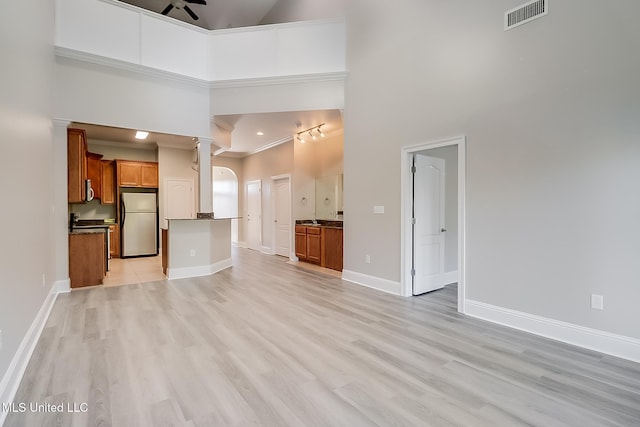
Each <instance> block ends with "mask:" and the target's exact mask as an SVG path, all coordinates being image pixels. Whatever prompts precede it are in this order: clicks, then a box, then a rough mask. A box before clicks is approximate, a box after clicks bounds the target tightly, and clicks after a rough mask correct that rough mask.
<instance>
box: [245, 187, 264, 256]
mask: <svg viewBox="0 0 640 427" xmlns="http://www.w3.org/2000/svg"><path fill="white" fill-rule="evenodd" d="M261 190H262V183H261V182H260V180H258V181H249V182H248V183H247V246H248V247H249V249H254V250H256V251H259V250H260V247H261V245H262V226H261V222H262V200H261Z"/></svg>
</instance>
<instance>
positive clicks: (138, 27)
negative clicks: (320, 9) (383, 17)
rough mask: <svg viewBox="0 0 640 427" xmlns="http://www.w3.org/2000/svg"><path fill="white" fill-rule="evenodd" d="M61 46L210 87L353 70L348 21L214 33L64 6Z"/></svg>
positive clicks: (106, 3) (117, 7)
mask: <svg viewBox="0 0 640 427" xmlns="http://www.w3.org/2000/svg"><path fill="white" fill-rule="evenodd" d="M55 43H56V46H57V47H59V48H64V49H68V50H72V51H75V52H78V53H87V54H90V55H96V56H99V57H104V58H108V59H112V60H116V61H121V62H125V63H130V64H134V65H139V66H143V67H149V68H153V69H156V70H160V71H165V72H169V73H173V74H179V75H183V76H186V77H189V78H195V79H199V80H205V81H226V80H237V79H253V78H269V77H283V76H296V75H313V74H325V73H335V72H344V71H345V70H346V61H345V44H346V41H345V25H344V21H342V20H329V21H313V22H301V23H292V24H279V25H267V26H258V27H250V28H242V29H231V30H216V31H208V30H204V29H202V28H199V27H196V26H193V25H189V24H186V23H183V22H181V21H177V20H175V19H172V18H167V17H164V16H162V15H159V14H157V13H151V12H148V11H146V10H144V9H140V8H137V7H135V6H131V5H128V4H125V3H120V2H117V1H115V0H56V34H55Z"/></svg>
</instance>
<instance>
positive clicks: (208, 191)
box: [198, 138, 213, 213]
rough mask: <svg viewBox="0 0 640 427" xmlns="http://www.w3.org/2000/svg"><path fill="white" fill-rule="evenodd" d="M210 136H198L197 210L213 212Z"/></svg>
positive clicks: (211, 140)
mask: <svg viewBox="0 0 640 427" xmlns="http://www.w3.org/2000/svg"><path fill="white" fill-rule="evenodd" d="M211 144H213V139H211V138H198V185H199V189H200V203H199V205H198V212H203V213H209V212H213V188H212V184H211Z"/></svg>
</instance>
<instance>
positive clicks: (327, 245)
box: [296, 225, 343, 271]
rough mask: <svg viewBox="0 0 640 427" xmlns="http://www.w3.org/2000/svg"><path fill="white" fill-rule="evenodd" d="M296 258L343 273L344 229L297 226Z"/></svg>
mask: <svg viewBox="0 0 640 427" xmlns="http://www.w3.org/2000/svg"><path fill="white" fill-rule="evenodd" d="M296 256H297V257H298V259H299V260H300V261H306V262H310V263H314V264H319V265H320V266H321V267H326V268H330V269H332V270H337V271H342V266H343V261H342V260H343V233H342V228H337V227H322V226H320V227H318V226H309V227H307V226H305V225H296Z"/></svg>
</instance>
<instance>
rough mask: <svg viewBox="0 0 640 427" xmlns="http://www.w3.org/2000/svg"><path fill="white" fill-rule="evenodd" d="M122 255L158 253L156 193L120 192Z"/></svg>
mask: <svg viewBox="0 0 640 427" xmlns="http://www.w3.org/2000/svg"><path fill="white" fill-rule="evenodd" d="M120 222H121V224H120V227H121V229H122V254H121V255H122V256H123V257H133V256H144V255H157V254H158V203H157V194H156V193H124V192H123V193H122V194H121V197H120Z"/></svg>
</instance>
